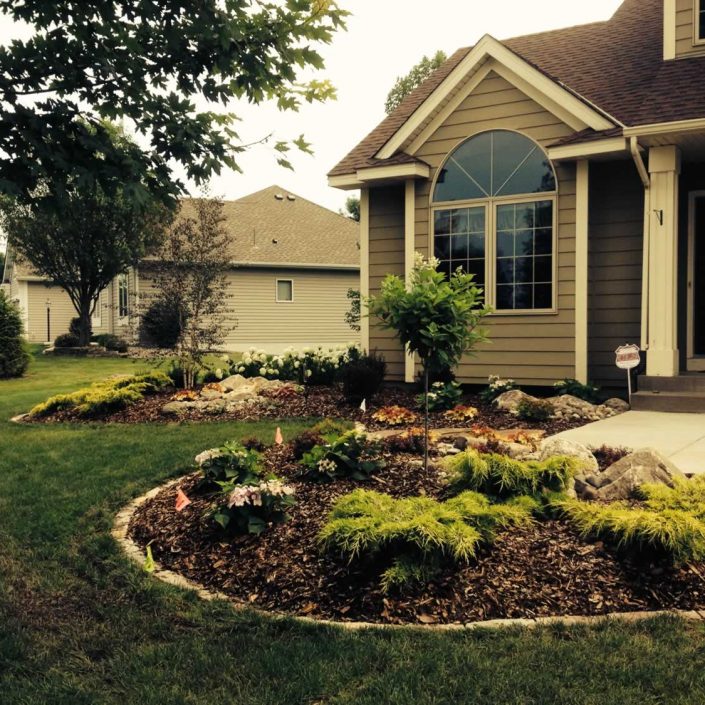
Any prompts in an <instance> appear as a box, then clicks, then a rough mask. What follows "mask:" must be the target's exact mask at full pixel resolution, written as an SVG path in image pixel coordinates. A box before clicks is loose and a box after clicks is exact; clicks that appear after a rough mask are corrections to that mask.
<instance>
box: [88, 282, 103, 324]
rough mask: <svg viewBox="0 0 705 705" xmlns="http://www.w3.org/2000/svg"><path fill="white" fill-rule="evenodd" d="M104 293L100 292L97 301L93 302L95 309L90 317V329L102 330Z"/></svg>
mask: <svg viewBox="0 0 705 705" xmlns="http://www.w3.org/2000/svg"><path fill="white" fill-rule="evenodd" d="M104 296H105V292H104V291H101V292H100V294H98V300H97V301H96V302H95V309H93V315H92V316H91V328H102V327H103V302H104Z"/></svg>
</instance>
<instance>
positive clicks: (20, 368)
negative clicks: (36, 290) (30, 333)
mask: <svg viewBox="0 0 705 705" xmlns="http://www.w3.org/2000/svg"><path fill="white" fill-rule="evenodd" d="M28 365H29V353H28V352H27V344H26V343H25V341H24V338H23V337H22V318H21V316H20V312H19V310H18V309H17V306H15V305H14V304H13V303H12V302H11V301H10V300H9V299H8V298H7V296H6V295H5V292H2V291H0V379H7V378H9V377H21V376H22V375H23V374H24V373H25V371H26V370H27V366H28Z"/></svg>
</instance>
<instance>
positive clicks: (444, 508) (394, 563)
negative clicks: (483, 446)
mask: <svg viewBox="0 0 705 705" xmlns="http://www.w3.org/2000/svg"><path fill="white" fill-rule="evenodd" d="M535 508H536V503H535V502H534V501H533V500H531V499H530V498H519V499H516V500H512V501H510V502H508V503H505V504H493V503H492V502H491V501H490V500H489V499H488V498H487V497H485V496H483V495H481V494H477V493H475V492H465V493H463V494H462V495H459V496H458V497H455V498H453V499H450V500H448V501H446V502H439V501H437V500H435V499H431V498H429V497H408V498H404V499H395V498H393V497H390V496H389V495H387V494H380V493H378V492H372V491H367V490H356V491H355V492H352V493H351V494H349V495H346V496H344V497H342V498H340V499H339V500H338V501H337V502H336V503H335V505H334V507H333V510H332V511H331V513H330V515H329V518H328V522H327V523H326V524H325V526H324V527H323V529H322V530H321V532H320V534H319V537H318V538H319V542H320V543H321V545H322V547H323V548H324V550H327V551H331V552H335V553H337V554H339V555H341V556H343V557H344V558H346V559H347V560H348V561H366V562H368V563H369V564H370V565H371V566H378V565H379V564H380V563H381V564H382V566H383V572H382V576H381V586H382V589H383V590H384V591H385V592H388V591H390V590H392V589H393V588H397V587H404V586H406V585H408V584H409V583H413V582H425V581H428V580H430V579H432V578H433V577H434V575H435V574H436V573H437V572H438V570H439V569H440V568H442V567H443V566H444V565H447V564H454V563H466V562H468V561H469V560H470V559H471V558H473V557H475V556H476V555H477V551H478V549H479V548H480V546H481V545H482V544H489V543H492V541H493V540H494V538H495V537H496V535H497V534H498V533H499V532H500V531H502V530H505V529H508V528H510V527H513V526H522V525H526V524H529V523H530V522H531V521H532V512H533V511H534V510H535Z"/></svg>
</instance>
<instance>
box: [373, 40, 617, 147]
mask: <svg viewBox="0 0 705 705" xmlns="http://www.w3.org/2000/svg"><path fill="white" fill-rule="evenodd" d="M488 59H494V60H495V62H496V64H495V65H494V69H495V70H496V71H498V69H499V70H504V69H507V70H508V71H509V72H511V73H512V75H513V76H514V78H515V80H517V79H519V80H523V81H524V82H525V83H524V84H523V85H524V86H527V85H528V86H529V87H530V88H528V89H527V90H531V91H532V92H533V93H534V95H538V94H542V95H543V96H544V97H545V99H546V100H549V101H552V102H553V104H555V105H556V106H560V107H561V110H562V111H564V112H565V113H566V114H569V115H571V116H572V118H571V120H572V122H573V123H574V125H578V126H580V129H585V128H587V127H591V128H592V129H593V130H598V131H599V130H607V129H609V128H611V127H614V126H615V125H617V124H619V122H618V121H617V120H615V119H614V118H612V119H608V118H607V117H606V116H605V114H604V113H603V112H602V111H600V110H599V109H598V108H597V107H596V106H592V105H590V104H589V103H588V101H587V100H585V99H584V98H583V97H582V96H578V95H577V94H576V93H575V92H573V91H571V90H569V89H568V88H567V87H564V86H561V85H560V84H558V83H556V82H555V81H553V80H551V79H550V78H548V77H547V76H546V75H545V74H543V73H541V72H540V71H539V70H538V69H536V68H534V67H533V66H531V65H530V64H529V63H527V62H526V61H524V60H523V59H522V58H521V57H519V56H518V55H517V54H515V53H514V52H513V51H511V50H510V49H508V48H507V47H505V46H504V45H503V44H502V43H501V42H499V41H497V40H496V39H495V38H494V37H491V36H490V35H489V34H486V35H485V36H484V37H482V39H480V41H479V42H478V43H477V44H476V45H475V47H474V48H473V49H472V50H471V51H470V52H469V53H468V54H467V56H466V57H465V58H464V59H463V60H462V61H461V62H460V63H459V64H458V66H456V67H455V69H453V71H451V73H450V74H449V75H448V76H447V77H446V78H445V79H444V80H443V82H442V83H441V84H440V85H439V86H438V87H437V88H436V90H435V91H433V93H431V95H430V96H429V97H428V98H427V99H426V100H425V101H424V102H423V103H422V104H421V105H420V106H419V107H418V108H417V109H416V110H415V111H414V113H413V114H412V115H411V116H410V117H409V118H408V119H407V120H406V121H405V122H404V124H403V125H402V126H401V127H400V128H399V130H397V132H396V133H395V134H394V135H392V137H391V138H390V139H389V140H387V142H386V143H385V144H384V146H383V147H382V148H381V149H380V150H379V151H378V152H377V154H376V155H375V156H376V157H377V158H378V159H389V158H390V157H391V156H393V155H394V154H396V152H397V151H398V150H400V149H402V148H403V147H404V145H405V144H406V143H407V142H408V141H409V140H412V139H413V138H414V135H415V134H416V133H417V131H418V130H421V129H424V127H425V126H426V124H427V122H428V121H429V120H433V118H434V115H435V113H436V111H438V110H439V109H441V108H442V107H443V104H444V101H446V100H448V99H449V98H451V97H452V96H453V93H454V92H455V91H457V90H458V88H459V86H461V85H462V83H463V82H464V81H465V80H466V79H467V77H468V75H469V74H471V73H472V72H473V71H475V70H477V69H478V67H480V66H482V64H484V62H485V61H487V60H488ZM500 66H501V67H503V68H500ZM498 72H499V71H498ZM517 88H520V86H517ZM530 97H531V96H530ZM576 129H577V128H576Z"/></svg>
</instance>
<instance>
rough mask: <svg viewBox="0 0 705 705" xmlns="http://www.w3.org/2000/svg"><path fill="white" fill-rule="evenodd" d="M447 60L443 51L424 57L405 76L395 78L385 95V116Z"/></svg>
mask: <svg viewBox="0 0 705 705" xmlns="http://www.w3.org/2000/svg"><path fill="white" fill-rule="evenodd" d="M447 58H448V57H447V56H446V55H445V52H443V51H437V52H436V53H435V54H434V55H433V56H432V57H431V58H430V59H429V57H428V56H424V57H423V58H422V59H421V61H419V63H418V64H416V65H415V66H414V67H413V68H412V69H411V71H409V73H407V74H406V76H400V77H399V78H397V80H396V83H395V84H394V86H393V87H392V90H391V91H389V94H388V95H387V102H386V103H385V104H384V110H385V112H386V113H387V115H389V114H390V113H392V112H393V111H394V110H395V109H396V108H397V107H398V106H399V104H400V103H401V102H402V100H404V98H406V96H408V95H409V93H411V91H413V90H414V89H416V88H418V87H419V86H420V85H421V84H422V83H423V82H424V81H425V80H426V79H427V78H428V77H429V76H430V75H431V74H432V73H433V72H434V71H435V70H436V69H437V68H438V67H439V66H440V65H441V64H442V63H443V62H444V61H445V60H446V59H447Z"/></svg>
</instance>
